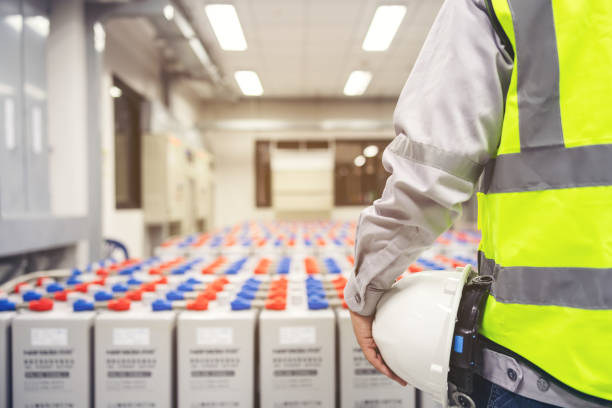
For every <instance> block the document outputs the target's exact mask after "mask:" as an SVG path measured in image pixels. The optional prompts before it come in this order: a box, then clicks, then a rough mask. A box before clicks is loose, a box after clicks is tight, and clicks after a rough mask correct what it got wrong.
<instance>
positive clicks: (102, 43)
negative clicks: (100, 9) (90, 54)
mask: <svg viewBox="0 0 612 408" xmlns="http://www.w3.org/2000/svg"><path fill="white" fill-rule="evenodd" d="M93 32H94V48H95V50H96V51H97V52H103V51H104V48H106V31H105V30H104V26H103V25H102V23H100V22H99V21H96V22H95V23H94V25H93Z"/></svg>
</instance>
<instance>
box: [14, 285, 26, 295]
mask: <svg viewBox="0 0 612 408" xmlns="http://www.w3.org/2000/svg"><path fill="white" fill-rule="evenodd" d="M27 284H28V282H19V283H18V284H16V285H15V293H20V292H21V288H22V287H23V286H24V285H27Z"/></svg>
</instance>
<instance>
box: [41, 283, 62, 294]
mask: <svg viewBox="0 0 612 408" xmlns="http://www.w3.org/2000/svg"><path fill="white" fill-rule="evenodd" d="M45 289H46V290H47V293H55V292H61V291H62V290H64V285H60V284H59V283H57V282H53V283H50V284H48V285H47V287H46V288H45Z"/></svg>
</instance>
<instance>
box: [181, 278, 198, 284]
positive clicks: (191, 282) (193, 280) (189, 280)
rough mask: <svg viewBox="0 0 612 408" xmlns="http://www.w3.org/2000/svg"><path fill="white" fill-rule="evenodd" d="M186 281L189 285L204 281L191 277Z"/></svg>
mask: <svg viewBox="0 0 612 408" xmlns="http://www.w3.org/2000/svg"><path fill="white" fill-rule="evenodd" d="M184 283H186V284H187V285H199V284H200V283H202V281H201V280H199V279H196V278H189V279H187V280H186V281H185V282H184Z"/></svg>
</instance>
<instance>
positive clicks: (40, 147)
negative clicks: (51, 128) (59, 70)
mask: <svg viewBox="0 0 612 408" xmlns="http://www.w3.org/2000/svg"><path fill="white" fill-rule="evenodd" d="M23 21H24V24H23V59H22V60H23V102H24V110H23V122H24V126H23V130H24V136H25V152H26V154H25V173H26V175H25V193H26V197H27V199H26V208H27V211H28V213H33V214H45V213H48V212H49V164H48V153H49V147H48V146H49V142H48V137H47V38H48V36H49V16H48V4H47V1H46V0H25V1H23Z"/></svg>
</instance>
